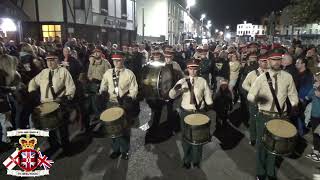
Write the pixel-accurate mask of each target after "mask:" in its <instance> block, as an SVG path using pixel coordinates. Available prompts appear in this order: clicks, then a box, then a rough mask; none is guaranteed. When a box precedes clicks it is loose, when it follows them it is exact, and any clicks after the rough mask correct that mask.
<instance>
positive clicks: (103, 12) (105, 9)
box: [100, 0, 109, 15]
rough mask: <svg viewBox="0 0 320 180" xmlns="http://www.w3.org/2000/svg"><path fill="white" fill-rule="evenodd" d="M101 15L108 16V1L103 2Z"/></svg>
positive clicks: (103, 0) (102, 0)
mask: <svg viewBox="0 0 320 180" xmlns="http://www.w3.org/2000/svg"><path fill="white" fill-rule="evenodd" d="M100 2H101V14H104V15H108V8H109V7H108V0H101V1H100Z"/></svg>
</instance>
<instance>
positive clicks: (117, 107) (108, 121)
mask: <svg viewBox="0 0 320 180" xmlns="http://www.w3.org/2000/svg"><path fill="white" fill-rule="evenodd" d="M110 109H121V110H122V112H123V113H122V115H121V116H120V117H118V118H114V119H113V120H104V119H102V115H103V114H104V113H106V111H108V110H110ZM124 114H125V111H124V109H123V108H122V107H119V106H112V107H110V108H108V109H106V110H104V111H103V112H102V113H101V114H100V117H99V118H100V120H101V121H103V122H106V123H110V122H114V121H116V120H118V119H121V117H123V116H124Z"/></svg>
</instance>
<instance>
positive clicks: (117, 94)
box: [99, 51, 139, 160]
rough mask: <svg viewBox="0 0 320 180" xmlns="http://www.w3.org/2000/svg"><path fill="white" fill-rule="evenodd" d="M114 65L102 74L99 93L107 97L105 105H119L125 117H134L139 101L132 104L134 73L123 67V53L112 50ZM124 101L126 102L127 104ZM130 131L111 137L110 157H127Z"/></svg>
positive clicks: (135, 87) (136, 88)
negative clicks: (126, 105)
mask: <svg viewBox="0 0 320 180" xmlns="http://www.w3.org/2000/svg"><path fill="white" fill-rule="evenodd" d="M112 60H113V64H114V67H115V68H113V69H109V70H107V71H106V73H105V74H104V75H103V78H102V81H101V85H100V90H99V92H100V94H105V95H106V96H105V97H108V98H107V99H106V100H107V107H108V108H109V107H112V106H121V107H123V108H124V110H125V112H126V114H127V115H128V117H127V118H134V117H136V116H137V115H138V114H139V109H138V108H139V103H138V104H134V100H135V99H136V96H137V94H138V84H137V80H136V77H135V75H134V74H133V72H132V71H131V70H129V69H126V68H125V67H124V55H123V53H122V52H120V51H116V52H114V54H113V55H112ZM124 101H127V103H130V105H129V107H125V102H124ZM127 103H126V104H127ZM129 144H130V132H129V130H128V129H127V131H126V133H125V135H124V136H121V137H117V138H112V150H113V152H112V153H111V154H110V158H111V159H116V158H118V157H119V156H120V155H121V158H122V159H124V160H128V159H129Z"/></svg>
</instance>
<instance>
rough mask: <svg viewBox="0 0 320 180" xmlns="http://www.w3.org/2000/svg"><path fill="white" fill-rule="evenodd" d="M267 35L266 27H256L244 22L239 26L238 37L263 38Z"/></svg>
mask: <svg viewBox="0 0 320 180" xmlns="http://www.w3.org/2000/svg"><path fill="white" fill-rule="evenodd" d="M261 35H266V26H264V25H255V24H252V23H247V22H246V21H244V23H243V24H237V36H249V37H253V38H254V37H255V36H261Z"/></svg>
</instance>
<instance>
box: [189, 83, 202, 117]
mask: <svg viewBox="0 0 320 180" xmlns="http://www.w3.org/2000/svg"><path fill="white" fill-rule="evenodd" d="M186 81H187V84H188V88H189V91H190V93H191V88H192V85H191V82H190V79H189V78H188V79H186ZM193 93H194V92H193ZM193 101H194V103H195V107H196V109H197V111H200V106H199V104H198V103H197V99H196V96H195V95H194V96H193Z"/></svg>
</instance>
